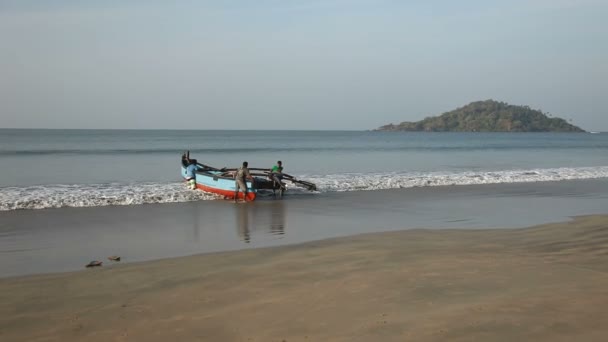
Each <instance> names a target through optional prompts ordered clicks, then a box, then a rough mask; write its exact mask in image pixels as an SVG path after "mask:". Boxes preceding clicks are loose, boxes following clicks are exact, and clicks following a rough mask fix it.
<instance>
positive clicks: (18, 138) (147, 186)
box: [0, 129, 608, 210]
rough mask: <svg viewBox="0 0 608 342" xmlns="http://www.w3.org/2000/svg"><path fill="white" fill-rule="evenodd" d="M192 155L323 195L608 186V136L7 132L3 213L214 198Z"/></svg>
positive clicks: (1, 162) (1, 159)
mask: <svg viewBox="0 0 608 342" xmlns="http://www.w3.org/2000/svg"><path fill="white" fill-rule="evenodd" d="M185 150H190V151H191V156H192V157H194V158H197V159H198V160H199V162H203V163H206V164H210V165H213V166H218V167H222V166H233V167H234V166H238V165H239V164H240V163H241V162H242V161H244V160H247V161H249V164H250V166H251V167H271V166H272V165H273V163H274V162H275V161H276V160H279V159H280V160H282V161H283V162H284V165H285V171H286V172H287V173H290V174H293V175H295V176H298V177H302V178H306V179H310V180H312V181H314V182H316V183H317V184H318V185H319V193H320V194H323V193H327V192H336V191H359V190H383V189H394V188H412V187H420V186H442V185H475V184H497V183H520V182H537V181H555V180H564V179H593V178H605V177H608V134H586V133H581V134H567V133H566V134H559V133H393V132H349V131H171V130H16V129H0V166H1V169H2V172H1V173H0V210H14V209H42V208H57V207H90V206H104V205H128V204H141V203H168V202H187V201H195V200H207V199H211V197H209V196H207V195H205V194H202V193H200V192H192V191H187V190H186V189H184V187H183V185H182V184H181V182H180V177H179V158H180V154H181V153H182V152H183V151H185ZM291 193H292V194H295V195H298V194H300V192H299V191H298V190H295V189H294V191H292V192H291ZM302 195H303V193H302ZM316 195H319V194H316Z"/></svg>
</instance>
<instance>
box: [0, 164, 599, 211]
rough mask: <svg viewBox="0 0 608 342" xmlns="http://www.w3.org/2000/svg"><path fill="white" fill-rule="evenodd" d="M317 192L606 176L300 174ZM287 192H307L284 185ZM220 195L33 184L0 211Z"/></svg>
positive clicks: (170, 186) (140, 186)
mask: <svg viewBox="0 0 608 342" xmlns="http://www.w3.org/2000/svg"><path fill="white" fill-rule="evenodd" d="M298 178H301V179H306V180H309V181H311V182H313V183H315V184H317V189H318V191H317V192H321V193H323V192H339V191H362V190H364V191H371V190H385V189H400V188H413V187H425V186H448V185H476V184H499V183H526V182H546V181H560V180H575V179H595V178H608V166H598V167H578V168H553V169H531V170H505V171H483V172H473V171H468V172H460V173H458V172H429V173H411V172H389V173H369V174H362V173H348V174H330V175H308V176H307V175H302V176H300V177H298ZM288 187H289V189H290V191H289V193H304V192H306V193H308V192H307V191H305V190H298V191H294V190H295V189H296V188H295V187H294V186H292V185H290V184H288ZM218 198H220V197H218V196H216V195H213V194H208V193H204V192H202V191H200V190H189V189H187V188H186V186H185V184H184V183H183V182H175V183H131V184H119V183H111V184H76V185H39V186H29V187H6V188H0V211H7V210H17V209H45V208H61V207H94V206H107V205H135V204H145V203H173V202H190V201H201V200H214V199H218Z"/></svg>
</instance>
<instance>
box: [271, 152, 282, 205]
mask: <svg viewBox="0 0 608 342" xmlns="http://www.w3.org/2000/svg"><path fill="white" fill-rule="evenodd" d="M270 179H271V180H272V181H273V182H275V185H278V186H279V188H280V189H281V191H280V195H281V196H282V195H283V191H285V186H284V185H283V183H282V182H281V181H282V180H283V162H281V161H280V160H279V161H277V164H276V165H275V166H273V167H272V169H270ZM275 189H276V187H275V188H273V189H272V193H273V194H274V193H275V192H274V190H275Z"/></svg>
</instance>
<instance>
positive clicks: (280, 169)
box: [270, 160, 283, 175]
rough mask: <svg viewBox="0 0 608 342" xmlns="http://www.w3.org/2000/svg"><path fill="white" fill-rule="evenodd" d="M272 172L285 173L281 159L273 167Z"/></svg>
mask: <svg viewBox="0 0 608 342" xmlns="http://www.w3.org/2000/svg"><path fill="white" fill-rule="evenodd" d="M270 173H276V174H277V175H281V174H282V173H283V163H282V162H281V161H280V160H279V161H278V162H277V165H275V166H273V167H272V169H271V170H270Z"/></svg>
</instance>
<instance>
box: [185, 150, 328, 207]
mask: <svg viewBox="0 0 608 342" xmlns="http://www.w3.org/2000/svg"><path fill="white" fill-rule="evenodd" d="M189 160H191V159H190V152H189V151H188V152H186V153H184V154H183V155H182V161H181V174H182V177H184V179H185V178H186V167H187V166H188V161H189ZM196 165H197V167H198V170H197V171H196V188H197V189H199V190H202V191H205V192H210V193H213V194H218V195H221V196H224V198H226V199H234V193H235V189H236V187H235V181H234V175H235V173H236V171H237V170H238V169H236V168H221V169H218V168H215V167H212V166H209V165H206V164H202V163H198V162H197V163H196ZM249 171H250V173H251V176H252V177H253V181H252V180H249V179H248V180H246V185H247V200H248V201H253V200H255V198H256V197H257V195H258V191H259V190H272V192H273V193H275V194H276V192H277V191H278V193H279V195H280V196H282V195H283V192H284V191H285V189H286V187H285V182H291V183H292V184H294V185H297V186H300V187H303V188H305V189H307V190H309V191H315V190H317V186H316V185H315V184H313V183H311V182H307V181H303V180H299V179H296V178H295V177H293V176H291V175H288V174H286V173H281V177H280V178H279V177H277V176H276V175H275V174H273V173H272V172H271V170H270V169H260V168H249ZM237 196H238V199H243V196H244V193H243V192H238V195H237Z"/></svg>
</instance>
